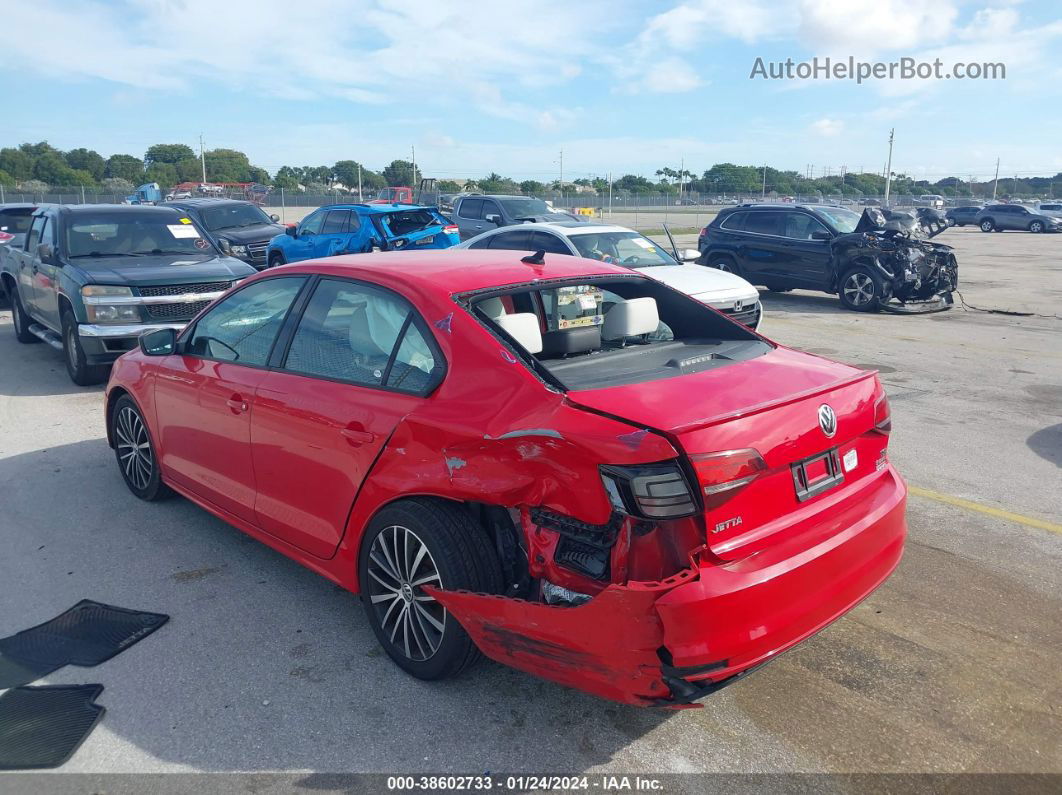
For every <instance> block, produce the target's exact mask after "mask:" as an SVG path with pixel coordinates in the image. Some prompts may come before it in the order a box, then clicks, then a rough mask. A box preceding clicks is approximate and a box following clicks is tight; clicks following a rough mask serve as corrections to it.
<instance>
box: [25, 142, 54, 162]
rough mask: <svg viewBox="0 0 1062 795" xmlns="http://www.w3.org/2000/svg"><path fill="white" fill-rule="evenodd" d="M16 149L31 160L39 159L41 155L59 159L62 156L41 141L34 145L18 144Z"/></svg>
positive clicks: (52, 147)
mask: <svg viewBox="0 0 1062 795" xmlns="http://www.w3.org/2000/svg"><path fill="white" fill-rule="evenodd" d="M18 148H19V150H20V151H22V152H25V153H26V154H27V155H29V156H30V157H33V158H37V157H41V156H42V155H59V156H60V157H62V155H63V153H62V152H60V151H59V150H58V149H56V148H55V147H54V146H52V145H51V144H50V143H48V142H47V141H41V142H39V143H35V144H30V143H25V144H19V145H18Z"/></svg>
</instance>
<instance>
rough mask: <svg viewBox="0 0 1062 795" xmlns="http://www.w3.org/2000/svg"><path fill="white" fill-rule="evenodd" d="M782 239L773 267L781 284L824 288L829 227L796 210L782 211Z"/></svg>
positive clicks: (828, 255)
mask: <svg viewBox="0 0 1062 795" xmlns="http://www.w3.org/2000/svg"><path fill="white" fill-rule="evenodd" d="M781 232H782V236H783V237H784V241H781V242H782V245H781V246H780V247H779V248H780V253H779V256H778V259H777V262H776V265H775V267H776V268H777V273H778V274H779V275H780V276H781V277H782V278H781V279H780V282H781V283H782V284H792V285H795V286H802V287H810V288H813V289H817V290H823V289H827V288H828V287H829V286H830V285H829V275H830V258H831V253H830V240H829V234H830V233H829V230H828V229H827V228H826V227H825V226H824V225H823V224H822V222H821V221H819V220H818V219H817V218H815V217H813V216H811V215H809V214H808V213H802V212H799V211H797V210H788V211H786V212H783V213H782V229H781Z"/></svg>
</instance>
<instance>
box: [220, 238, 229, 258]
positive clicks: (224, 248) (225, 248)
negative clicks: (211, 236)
mask: <svg viewBox="0 0 1062 795" xmlns="http://www.w3.org/2000/svg"><path fill="white" fill-rule="evenodd" d="M218 248H220V249H221V253H222V254H224V255H225V256H226V257H231V256H232V244H231V243H229V241H228V240H226V239H225V238H223V237H219V238H218Z"/></svg>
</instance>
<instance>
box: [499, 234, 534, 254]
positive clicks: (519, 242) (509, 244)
mask: <svg viewBox="0 0 1062 795" xmlns="http://www.w3.org/2000/svg"><path fill="white" fill-rule="evenodd" d="M490 247H491V248H505V249H510V250H512V251H531V250H532V248H531V233H530V232H525V231H518V232H502V233H501V234H500V235H495V236H494V237H492V238H491V239H490Z"/></svg>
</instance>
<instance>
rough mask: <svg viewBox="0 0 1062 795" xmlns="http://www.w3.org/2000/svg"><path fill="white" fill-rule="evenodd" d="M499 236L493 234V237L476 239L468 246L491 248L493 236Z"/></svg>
mask: <svg viewBox="0 0 1062 795" xmlns="http://www.w3.org/2000/svg"><path fill="white" fill-rule="evenodd" d="M496 237H500V235H494V237H485V238H483V240H477V241H476V242H475V243H473V244H472V245H471V246H469V248H492V246H491V243H493V242H494V238H496Z"/></svg>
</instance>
